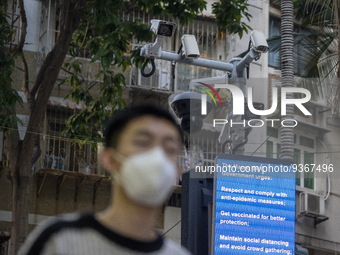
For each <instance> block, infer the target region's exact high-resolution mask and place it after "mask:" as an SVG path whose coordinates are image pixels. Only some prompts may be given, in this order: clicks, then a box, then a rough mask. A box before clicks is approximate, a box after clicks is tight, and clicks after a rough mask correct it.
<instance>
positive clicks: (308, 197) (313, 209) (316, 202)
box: [300, 192, 325, 216]
mask: <svg viewBox="0 0 340 255" xmlns="http://www.w3.org/2000/svg"><path fill="white" fill-rule="evenodd" d="M306 214H308V215H309V216H313V215H314V216H319V215H324V214H325V200H324V198H323V197H322V196H320V195H317V194H313V193H309V192H302V193H300V215H306Z"/></svg>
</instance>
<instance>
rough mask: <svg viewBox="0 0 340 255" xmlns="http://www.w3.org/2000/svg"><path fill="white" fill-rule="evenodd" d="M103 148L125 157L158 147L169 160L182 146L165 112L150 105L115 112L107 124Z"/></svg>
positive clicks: (175, 126)
mask: <svg viewBox="0 0 340 255" xmlns="http://www.w3.org/2000/svg"><path fill="white" fill-rule="evenodd" d="M104 136H105V147H106V148H112V149H114V150H115V151H118V152H120V153H122V154H123V155H124V156H129V155H131V154H134V153H138V152H142V151H145V150H148V149H151V148H152V147H156V146H160V147H162V148H163V149H164V151H165V152H166V153H167V154H168V156H169V157H171V156H172V155H176V157H177V153H178V151H179V149H180V146H181V143H182V139H183V137H182V131H181V129H180V128H179V126H178V125H177V123H176V121H175V120H174V118H173V117H172V116H171V114H170V113H169V112H167V111H166V110H164V109H162V108H160V107H158V106H154V105H138V106H132V107H127V108H124V109H123V110H121V111H119V112H117V113H116V114H115V115H114V116H113V118H112V119H111V120H110V121H109V122H108V123H107V125H106V129H105V132H104Z"/></svg>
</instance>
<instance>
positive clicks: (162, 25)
mask: <svg viewBox="0 0 340 255" xmlns="http://www.w3.org/2000/svg"><path fill="white" fill-rule="evenodd" d="M150 23H151V27H150V30H151V31H152V32H154V33H155V34H156V35H161V36H167V37H171V36H172V35H173V33H174V31H175V29H176V24H175V23H173V22H169V21H164V20H159V19H152V20H151V21H150Z"/></svg>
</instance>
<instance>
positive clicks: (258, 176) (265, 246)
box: [213, 154, 295, 255]
mask: <svg viewBox="0 0 340 255" xmlns="http://www.w3.org/2000/svg"><path fill="white" fill-rule="evenodd" d="M215 173H216V174H215V177H216V179H215V186H214V209H215V211H214V226H213V230H214V235H213V237H214V242H213V244H214V245H213V249H214V254H215V255H222V254H229V255H237V254H242V255H247V254H252V255H259V254H271V255H273V254H281V255H282V254H294V246H295V240H294V238H295V173H294V172H293V171H292V168H291V165H290V164H288V163H287V162H286V161H282V160H276V159H267V158H258V157H247V156H239V155H229V154H225V155H221V156H220V157H218V158H217V160H216V165H215Z"/></svg>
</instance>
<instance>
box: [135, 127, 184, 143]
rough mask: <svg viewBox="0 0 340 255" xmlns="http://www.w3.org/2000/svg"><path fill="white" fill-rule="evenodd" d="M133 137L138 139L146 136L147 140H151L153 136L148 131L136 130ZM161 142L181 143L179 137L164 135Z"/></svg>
mask: <svg viewBox="0 0 340 255" xmlns="http://www.w3.org/2000/svg"><path fill="white" fill-rule="evenodd" d="M134 136H135V137H138V136H147V137H148V138H152V137H153V136H154V134H153V133H152V132H150V131H148V130H143V129H141V130H137V131H136V132H135V134H134ZM163 140H166V141H171V142H176V143H177V142H178V143H180V142H181V139H180V137H177V136H176V137H175V136H174V135H165V136H164V137H163Z"/></svg>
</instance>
